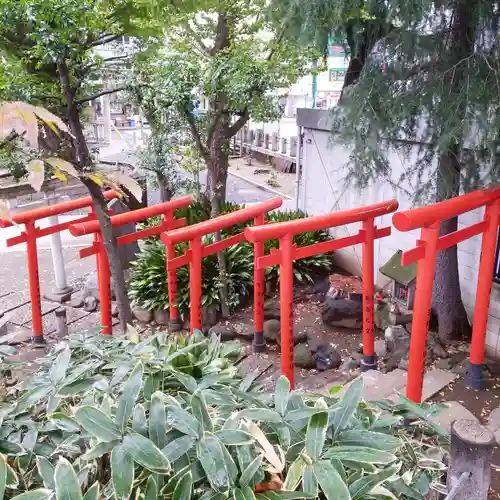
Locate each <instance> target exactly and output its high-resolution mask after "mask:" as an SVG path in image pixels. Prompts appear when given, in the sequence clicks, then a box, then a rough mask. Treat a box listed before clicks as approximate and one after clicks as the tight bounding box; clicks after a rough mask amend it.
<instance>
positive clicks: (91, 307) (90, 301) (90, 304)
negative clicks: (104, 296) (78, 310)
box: [83, 296, 99, 312]
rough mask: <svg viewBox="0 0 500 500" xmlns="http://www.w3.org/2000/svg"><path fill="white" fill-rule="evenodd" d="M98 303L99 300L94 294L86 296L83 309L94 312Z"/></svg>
mask: <svg viewBox="0 0 500 500" xmlns="http://www.w3.org/2000/svg"><path fill="white" fill-rule="evenodd" d="M98 305H99V301H98V300H97V299H96V298H95V297H92V296H89V297H85V300H84V301H83V309H84V310H85V311H87V312H94V311H95V310H96V309H97V306H98Z"/></svg>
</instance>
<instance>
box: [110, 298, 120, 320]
mask: <svg viewBox="0 0 500 500" xmlns="http://www.w3.org/2000/svg"><path fill="white" fill-rule="evenodd" d="M119 314H120V312H119V310H118V304H117V303H116V302H112V303H111V316H113V318H118V315H119Z"/></svg>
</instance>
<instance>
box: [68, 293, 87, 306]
mask: <svg viewBox="0 0 500 500" xmlns="http://www.w3.org/2000/svg"><path fill="white" fill-rule="evenodd" d="M83 303H84V298H83V295H82V294H80V293H79V294H78V295H75V296H73V297H72V298H71V302H70V306H71V307H74V308H76V309H79V308H80V307H83Z"/></svg>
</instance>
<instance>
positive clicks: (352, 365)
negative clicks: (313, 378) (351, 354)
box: [339, 358, 359, 372]
mask: <svg viewBox="0 0 500 500" xmlns="http://www.w3.org/2000/svg"><path fill="white" fill-rule="evenodd" d="M358 366H359V362H358V361H357V360H356V359H353V358H347V359H346V360H344V362H343V363H342V364H341V365H340V366H339V371H341V372H350V371H351V370H356V368H358Z"/></svg>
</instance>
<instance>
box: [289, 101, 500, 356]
mask: <svg viewBox="0 0 500 500" xmlns="http://www.w3.org/2000/svg"><path fill="white" fill-rule="evenodd" d="M298 111H299V112H298V117H297V122H298V124H299V125H301V126H303V127H304V128H303V134H304V142H303V155H302V162H301V163H302V178H301V185H300V192H299V205H300V208H301V209H302V210H304V211H306V212H307V213H308V214H309V215H319V214H326V213H330V212H332V211H341V210H348V209H351V208H356V207H360V206H363V205H369V204H372V203H377V202H380V201H386V200H391V199H396V200H398V202H399V206H400V208H399V209H400V210H405V209H409V208H412V202H411V200H410V199H409V198H408V196H407V195H406V194H405V193H404V192H403V191H402V190H400V189H397V188H395V187H393V186H392V185H391V184H390V183H388V182H383V181H378V182H376V183H373V184H372V185H370V186H369V187H368V188H366V189H363V190H362V191H357V190H356V189H355V188H354V187H352V186H349V185H347V184H346V182H345V178H346V176H347V174H348V170H347V166H346V165H347V164H348V162H349V151H348V150H347V149H346V148H343V147H342V146H341V145H338V144H335V143H333V142H332V138H331V134H330V126H329V118H328V115H327V113H326V112H324V111H318V110H301V109H299V110H298ZM390 161H391V165H392V170H393V175H394V178H397V177H398V176H399V173H400V172H402V171H404V169H407V168H408V166H409V165H410V164H411V160H405V159H404V158H402V157H401V156H400V155H398V154H397V153H394V154H393V155H392V156H390ZM483 213H484V209H478V210H474V211H471V212H468V213H466V214H463V215H461V216H460V217H459V221H458V224H459V228H462V227H466V226H469V225H471V224H474V223H476V222H479V221H481V220H482V217H483ZM391 221H392V214H389V215H385V216H382V217H379V218H378V219H377V225H378V226H379V227H385V226H391ZM359 228H360V224H350V225H348V226H341V227H337V228H334V229H332V231H331V232H332V235H333V236H336V237H343V236H349V235H353V234H356V232H357V231H358V229H359ZM419 235H420V230H416V231H409V232H406V233H404V232H399V231H397V230H396V229H395V228H392V233H391V235H390V236H388V237H386V238H383V239H380V240H377V241H376V242H375V255H374V257H375V269H376V270H377V269H378V268H379V267H381V266H382V265H383V264H385V262H387V261H388V260H389V259H390V257H391V256H392V255H393V254H394V253H395V252H396V251H397V250H407V249H410V248H413V247H414V246H415V245H416V240H417V239H418V238H419ZM480 254H481V236H475V237H474V238H471V239H469V240H467V241H464V242H462V243H460V244H459V246H458V259H459V267H460V268H459V272H460V284H461V290H462V297H463V301H464V305H465V308H466V310H467V312H468V314H469V316H470V318H471V319H472V318H473V313H474V306H475V295H476V286H477V278H478V269H479V260H480ZM336 262H337V263H338V265H340V266H341V267H343V268H344V269H346V270H348V271H349V272H351V273H353V274H355V275H359V274H361V245H357V246H352V247H348V248H345V249H342V250H339V251H337V252H336ZM377 274H378V276H377V284H378V285H379V286H381V287H383V286H385V285H387V284H388V279H387V278H386V277H384V276H383V275H381V274H380V273H377ZM486 351H487V354H488V355H489V356H491V357H495V358H499V359H500V285H498V284H494V285H493V289H492V294H491V301H490V310H489V320H488V328H487V334H486Z"/></svg>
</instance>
